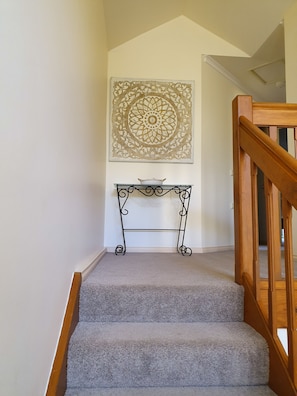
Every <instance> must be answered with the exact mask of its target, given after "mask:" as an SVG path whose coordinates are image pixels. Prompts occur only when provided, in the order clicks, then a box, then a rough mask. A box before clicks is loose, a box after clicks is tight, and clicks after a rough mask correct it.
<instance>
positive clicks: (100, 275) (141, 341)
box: [66, 252, 274, 396]
mask: <svg viewBox="0 0 297 396" xmlns="http://www.w3.org/2000/svg"><path fill="white" fill-rule="evenodd" d="M220 256H221V258H222V262H221V266H220V263H216V262H215V261H214V259H215V257H217V256H215V255H211V254H202V255H200V254H196V255H195V254H194V255H192V256H191V257H182V256H180V255H178V254H164V253H163V254H148V253H145V254H143V253H142V254H138V253H130V254H126V255H125V256H121V257H118V256H115V255H113V254H111V253H108V254H106V255H105V256H104V258H103V259H102V260H101V262H100V263H99V265H98V266H97V267H96V268H95V269H94V270H93V272H92V273H91V274H90V275H89V276H88V278H87V279H86V280H84V282H83V284H82V287H81V294H80V322H79V324H78V326H77V328H76V329H75V331H74V333H73V336H72V338H71V340H70V344H69V351H68V363H67V383H68V385H67V391H66V395H67V396H93V395H98V396H100V395H101V396H128V395H131V396H146V395H149V396H159V395H160V396H192V395H201V396H203V395H205V396H207V395H212V396H216V395H223V396H224V395H226V396H232V395H234V396H235V395H236V396H240V395H258V396H260V395H263V396H264V395H274V393H273V392H272V391H271V390H270V389H269V387H268V386H267V381H268V365H269V362H268V350H267V345H266V342H265V340H264V339H263V338H262V337H261V336H260V335H259V334H257V333H256V332H255V331H254V330H253V329H252V328H251V327H249V326H248V325H247V324H245V323H244V322H243V289H242V288H241V287H240V286H238V285H237V284H235V283H234V280H233V276H232V270H233V262H232V257H233V256H232V254H231V253H230V252H229V253H222V254H221V255H219V257H220Z"/></svg>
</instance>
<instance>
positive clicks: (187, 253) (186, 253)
mask: <svg viewBox="0 0 297 396" xmlns="http://www.w3.org/2000/svg"><path fill="white" fill-rule="evenodd" d="M178 252H179V253H180V254H182V255H183V256H191V255H192V249H191V248H189V247H187V246H185V245H181V246H180V247H179V248H178Z"/></svg>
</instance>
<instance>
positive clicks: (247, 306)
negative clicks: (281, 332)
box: [243, 274, 297, 396]
mask: <svg viewBox="0 0 297 396" xmlns="http://www.w3.org/2000/svg"><path fill="white" fill-rule="evenodd" d="M251 285H252V283H251V280H250V279H249V277H248V275H247V274H243V287H244V290H245V293H244V320H245V322H246V323H248V324H249V325H250V326H252V327H253V328H254V329H255V330H256V331H257V332H258V333H260V334H261V335H262V336H263V337H264V338H265V339H266V342H267V344H268V348H269V365H270V367H269V386H270V388H271V389H272V390H273V391H274V392H275V393H276V394H277V395H278V396H296V394H297V389H295V387H294V384H293V382H292V380H291V378H290V376H289V373H288V369H287V365H286V362H287V360H288V358H287V356H286V354H285V352H284V351H283V348H282V346H281V344H280V342H279V341H278V340H276V339H274V338H273V337H272V335H271V333H270V331H269V328H268V325H267V321H266V320H265V318H264V316H263V314H262V312H261V309H260V307H259V305H258V303H257V301H256V300H255V298H254V296H253V291H252V286H251Z"/></svg>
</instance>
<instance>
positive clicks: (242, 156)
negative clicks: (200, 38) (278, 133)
mask: <svg viewBox="0 0 297 396" xmlns="http://www.w3.org/2000/svg"><path fill="white" fill-rule="evenodd" d="M232 111H233V167H234V168H233V189H234V190H233V194H234V235H235V240H234V243H235V281H236V282H237V283H239V284H242V274H243V273H244V272H246V273H248V274H249V276H250V277H251V279H253V215H252V199H253V198H252V176H251V160H250V157H249V156H248V155H247V154H246V153H245V152H244V151H243V150H242V149H241V147H240V116H245V117H246V118H248V119H249V120H250V121H253V104H252V97H251V96H237V97H236V98H235V99H234V100H233V102H232Z"/></svg>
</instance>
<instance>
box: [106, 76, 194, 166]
mask: <svg viewBox="0 0 297 396" xmlns="http://www.w3.org/2000/svg"><path fill="white" fill-rule="evenodd" d="M192 97H193V83H192V82H183V81H147V80H123V79H112V83H111V107H112V113H111V146H110V159H111V160H113V161H160V162H168V161H169V162H170V161H172V162H186V163H189V162H192V159H193V153H192V133H193V132H192V111H193V110H192Z"/></svg>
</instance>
